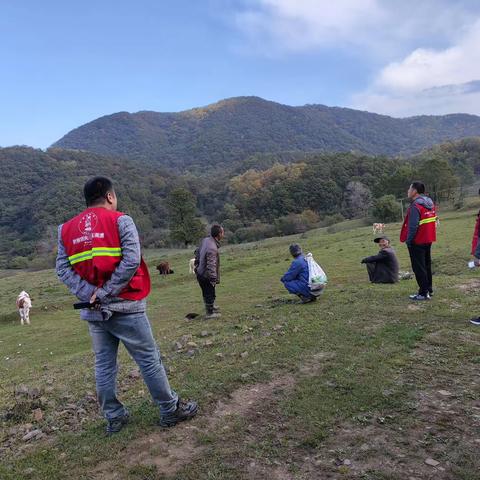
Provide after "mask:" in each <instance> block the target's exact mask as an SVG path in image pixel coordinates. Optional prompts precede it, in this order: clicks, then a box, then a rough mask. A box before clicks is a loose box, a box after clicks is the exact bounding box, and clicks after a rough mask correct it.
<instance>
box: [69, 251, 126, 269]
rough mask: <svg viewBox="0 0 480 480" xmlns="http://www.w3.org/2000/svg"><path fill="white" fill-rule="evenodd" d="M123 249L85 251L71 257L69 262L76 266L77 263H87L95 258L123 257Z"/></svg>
mask: <svg viewBox="0 0 480 480" xmlns="http://www.w3.org/2000/svg"><path fill="white" fill-rule="evenodd" d="M121 256H122V249H121V248H120V247H93V248H92V249H90V250H85V251H84V252H80V253H75V255H70V256H69V257H68V261H69V262H70V265H75V264H76V263H80V262H85V261H86V260H91V259H92V258H93V257H121Z"/></svg>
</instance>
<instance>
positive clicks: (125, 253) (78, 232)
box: [56, 177, 198, 435]
mask: <svg viewBox="0 0 480 480" xmlns="http://www.w3.org/2000/svg"><path fill="white" fill-rule="evenodd" d="M84 196H85V201H86V204H87V209H86V210H84V211H83V212H82V213H80V214H79V215H77V216H75V217H74V218H73V219H71V220H70V221H68V222H66V223H64V224H63V225H60V226H59V228H58V255H57V261H56V271H57V275H58V277H59V279H60V280H61V281H62V282H63V283H64V284H65V285H66V286H67V287H68V288H69V289H70V291H71V292H72V293H73V294H74V295H75V296H76V297H77V298H78V299H79V300H80V301H81V302H82V303H84V305H83V307H84V308H83V309H82V310H81V314H80V315H81V318H82V319H83V320H85V321H87V323H88V329H89V332H90V336H91V338H92V344H93V351H94V353H95V380H96V386H97V398H98V402H99V404H100V407H101V409H102V412H103V414H104V416H105V418H106V419H107V435H112V434H114V433H118V432H119V431H120V430H121V429H122V428H123V426H124V425H125V424H126V423H127V422H128V419H129V412H128V410H127V409H126V408H125V406H124V405H123V404H122V403H121V402H120V400H119V399H118V397H117V370H118V365H117V355H118V347H119V343H120V342H122V343H123V344H124V345H125V348H126V349H127V350H128V353H129V354H130V355H131V357H132V358H133V359H134V360H135V362H136V363H137V365H138V366H139V368H140V372H141V373H142V376H143V379H144V381H145V383H146V385H147V387H148V389H149V391H150V395H151V396H152V398H153V400H154V402H155V403H156V405H157V406H158V407H159V410H160V422H159V425H160V426H162V427H171V426H173V425H175V424H177V423H178V422H181V421H184V420H188V419H190V418H192V417H194V416H195V415H196V413H197V409H198V405H197V403H196V402H194V401H188V402H187V401H183V400H180V398H179V396H178V395H177V393H176V392H175V391H174V390H172V389H171V388H170V384H169V382H168V378H167V374H166V372H165V369H164V366H163V363H162V359H161V357H160V350H159V348H158V345H157V343H156V341H155V339H154V337H153V334H152V328H151V326H150V322H149V320H148V318H147V315H146V308H147V304H146V297H147V295H148V293H149V292H150V280H149V278H150V277H149V275H148V268H147V266H146V265H145V264H144V262H143V261H142V257H141V253H140V241H139V238H138V233H137V229H136V227H135V224H134V222H133V220H132V218H131V217H129V216H128V215H125V214H123V213H120V212H117V197H116V194H115V191H114V189H113V185H112V182H111V180H110V179H108V178H106V177H93V178H91V179H90V180H88V181H87V183H86V184H85V186H84ZM72 232H73V234H74V235H75V236H76V237H71V235H70V233H72ZM107 241H108V242H112V244H111V245H110V247H108V246H105V245H102V246H99V245H100V243H98V242H102V244H104V243H105V242H107ZM117 244H118V245H117ZM74 247H75V248H76V250H80V251H81V252H80V253H74V252H72V249H73V248H74ZM75 252H76V251H75ZM140 269H142V273H143V275H142V278H143V281H142V280H141V279H140V283H138V282H137V284H135V285H134V284H133V280H132V279H134V278H137V279H138V275H137V272H139V271H140ZM129 285H131V287H128V286H129ZM142 285H143V286H142ZM135 288H137V291H135ZM126 292H128V294H127V293H126ZM135 292H136V293H135ZM139 292H142V293H141V294H140V293H139Z"/></svg>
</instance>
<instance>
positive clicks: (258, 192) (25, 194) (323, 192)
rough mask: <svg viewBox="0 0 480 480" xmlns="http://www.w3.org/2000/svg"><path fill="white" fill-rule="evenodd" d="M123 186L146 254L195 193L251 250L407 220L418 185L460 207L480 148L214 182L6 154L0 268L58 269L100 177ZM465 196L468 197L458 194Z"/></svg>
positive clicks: (1, 171)
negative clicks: (63, 241) (60, 229)
mask: <svg viewBox="0 0 480 480" xmlns="http://www.w3.org/2000/svg"><path fill="white" fill-rule="evenodd" d="M100 174H103V175H107V176H109V177H111V178H112V179H113V181H114V183H115V185H116V190H117V193H118V195H119V209H120V210H122V211H124V212H126V213H129V214H131V215H132V216H133V217H134V219H135V222H136V224H137V226H138V228H139V231H140V234H141V236H142V240H143V244H144V245H145V246H157V247H160V246H168V245H170V244H171V242H170V237H169V231H168V227H169V211H168V201H167V199H168V196H169V195H170V194H171V193H172V191H174V190H176V189H179V188H180V189H184V190H188V191H189V192H191V194H193V196H194V197H193V201H194V202H195V199H196V206H197V214H198V215H201V216H202V217H203V218H204V221H205V222H212V221H220V222H222V224H223V225H224V226H225V228H226V232H227V240H228V241H233V242H242V241H250V240H256V239H259V238H263V237H267V236H272V235H278V234H289V233H296V232H301V231H305V230H306V229H308V228H312V227H315V226H318V225H329V224H332V223H334V222H338V221H341V220H342V219H344V218H356V217H362V216H366V215H368V214H370V215H373V217H374V218H376V219H377V220H385V221H394V220H398V215H399V209H400V206H399V203H398V199H400V198H402V197H404V196H405V192H406V189H407V187H408V185H409V182H411V180H412V179H415V178H418V179H422V180H424V181H425V183H426V185H427V188H428V189H429V193H430V194H431V195H432V196H434V198H435V199H436V201H440V202H442V201H444V200H454V201H455V202H457V203H458V205H461V192H462V190H461V189H459V188H457V187H459V186H460V185H468V184H471V183H472V182H473V181H474V180H475V178H476V176H477V175H479V174H480V139H477V138H471V139H464V140H461V141H457V142H448V143H445V144H442V145H437V146H435V147H433V148H432V149H429V150H426V151H424V152H422V153H421V154H419V155H416V156H413V157H409V158H405V159H399V158H389V157H385V156H368V155H362V154H359V153H302V152H294V153H292V152H280V153H270V154H257V155H254V156H251V157H249V158H247V159H246V160H244V161H243V162H240V163H237V164H235V165H234V166H232V167H231V168H229V169H218V168H217V170H216V172H215V174H214V175H195V174H193V173H185V174H183V175H175V174H172V173H168V172H167V171H164V170H162V168H161V167H159V166H150V167H148V168H146V167H145V165H144V164H142V163H139V162H138V161H132V160H127V159H124V158H118V157H117V158H114V157H106V156H100V155H98V154H94V153H91V152H85V151H82V152H81V151H73V150H64V149H60V148H51V149H49V150H47V151H46V152H44V151H42V150H35V149H33V148H28V147H11V148H3V149H1V148H0V235H1V238H2V243H1V246H0V267H2V266H9V267H25V266H35V265H37V266H39V265H42V266H43V265H45V261H46V259H47V260H48V262H50V263H48V264H51V261H52V257H53V255H54V252H55V247H56V226H57V225H58V224H60V223H62V222H64V221H65V220H66V219H68V218H69V217H71V216H72V215H74V214H75V213H77V212H79V211H80V210H81V209H83V208H84V203H83V196H82V187H83V184H84V183H85V180H86V179H87V178H88V177H90V176H92V175H100ZM459 192H460V193H459Z"/></svg>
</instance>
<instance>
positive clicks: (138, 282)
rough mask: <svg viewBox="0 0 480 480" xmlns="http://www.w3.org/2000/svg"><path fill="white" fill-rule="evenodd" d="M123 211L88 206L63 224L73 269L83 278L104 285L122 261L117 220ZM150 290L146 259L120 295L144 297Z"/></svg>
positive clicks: (64, 240)
mask: <svg viewBox="0 0 480 480" xmlns="http://www.w3.org/2000/svg"><path fill="white" fill-rule="evenodd" d="M122 215H124V214H123V213H121V212H116V211H112V210H107V209H106V208H102V207H92V208H87V209H86V210H84V211H83V212H82V213H80V214H79V215H77V216H76V217H74V218H72V219H71V220H69V221H68V222H66V223H64V224H63V226H62V241H63V245H64V247H65V251H66V253H67V255H68V260H69V262H70V265H71V266H72V268H73V270H75V272H77V273H78V274H79V275H80V276H81V277H82V278H83V279H84V280H86V281H87V282H88V283H91V284H92V285H95V286H97V287H102V286H103V285H104V284H105V283H106V282H107V281H108V280H110V277H111V276H112V274H113V272H114V271H115V269H116V268H117V265H118V264H119V263H120V261H121V260H122V248H121V244H120V236H119V233H118V226H117V220H118V218H119V217H121V216H122ZM149 293H150V274H149V273H148V268H147V265H146V264H145V262H144V261H143V258H142V260H141V263H140V266H139V267H138V269H137V271H136V272H135V275H134V276H133V277H132V279H131V280H130V282H129V283H128V285H127V286H126V287H125V288H124V289H123V290H122V291H121V292H120V293H119V294H118V296H119V297H121V298H124V299H126V300H141V299H142V298H145V297H146V296H147V295H148V294H149Z"/></svg>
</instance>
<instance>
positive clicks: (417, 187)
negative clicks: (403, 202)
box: [412, 181, 425, 195]
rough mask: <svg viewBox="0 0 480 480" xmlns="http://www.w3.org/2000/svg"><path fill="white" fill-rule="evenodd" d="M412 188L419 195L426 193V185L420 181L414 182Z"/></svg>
mask: <svg viewBox="0 0 480 480" xmlns="http://www.w3.org/2000/svg"><path fill="white" fill-rule="evenodd" d="M412 188H414V189H415V190H416V191H417V193H419V194H420V195H421V194H422V193H425V185H424V184H423V183H422V182H419V181H415V182H412Z"/></svg>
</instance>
